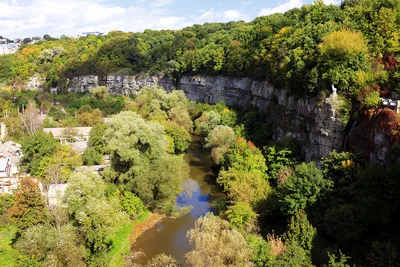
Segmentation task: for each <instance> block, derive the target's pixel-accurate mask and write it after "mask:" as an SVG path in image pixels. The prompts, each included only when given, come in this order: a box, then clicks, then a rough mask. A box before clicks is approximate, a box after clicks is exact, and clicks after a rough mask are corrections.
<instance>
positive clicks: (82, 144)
mask: <svg viewBox="0 0 400 267" xmlns="http://www.w3.org/2000/svg"><path fill="white" fill-rule="evenodd" d="M91 130H92V127H74V128H44V129H43V131H44V132H45V133H51V134H52V135H53V136H54V138H55V139H58V140H59V141H60V142H61V143H62V144H68V145H70V146H71V147H72V148H73V149H75V150H76V151H78V152H79V153H83V152H84V151H85V150H86V148H87V147H88V141H89V136H90V131H91Z"/></svg>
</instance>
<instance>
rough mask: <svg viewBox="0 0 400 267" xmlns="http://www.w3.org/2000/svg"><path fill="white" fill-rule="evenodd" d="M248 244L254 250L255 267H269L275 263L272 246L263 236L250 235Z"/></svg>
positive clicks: (253, 260)
mask: <svg viewBox="0 0 400 267" xmlns="http://www.w3.org/2000/svg"><path fill="white" fill-rule="evenodd" d="M247 242H248V243H249V245H250V247H251V250H252V259H251V261H252V262H253V263H254V266H255V267H264V266H269V265H270V264H271V263H272V262H274V261H275V259H276V257H275V255H274V254H273V253H272V248H271V245H270V244H269V243H268V242H267V241H265V240H264V239H263V238H262V237H261V236H258V235H255V234H249V235H248V236H247Z"/></svg>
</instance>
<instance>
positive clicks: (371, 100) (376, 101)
mask: <svg viewBox="0 0 400 267" xmlns="http://www.w3.org/2000/svg"><path fill="white" fill-rule="evenodd" d="M380 104H381V98H380V95H379V92H378V91H373V92H371V93H369V94H368V95H367V96H366V97H365V99H364V101H363V105H364V106H365V107H366V108H367V109H370V108H378V107H379V106H380Z"/></svg>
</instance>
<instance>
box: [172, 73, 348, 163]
mask: <svg viewBox="0 0 400 267" xmlns="http://www.w3.org/2000/svg"><path fill="white" fill-rule="evenodd" d="M178 87H179V89H181V90H183V91H184V92H185V93H186V95H187V96H188V97H189V98H190V99H191V100H196V101H200V102H207V103H210V104H213V103H216V102H219V101H225V102H226V103H227V104H228V105H232V104H235V105H242V106H243V105H248V104H252V105H255V106H257V107H259V108H260V109H261V110H263V111H265V114H266V116H268V119H269V120H270V121H271V123H272V125H273V127H274V128H273V130H274V138H275V139H276V140H283V139H285V138H287V137H292V138H295V139H297V140H298V141H299V142H300V144H301V145H302V149H303V154H304V156H305V158H306V160H318V159H320V158H321V157H324V156H327V155H328V154H329V152H331V151H332V150H333V149H336V150H341V148H342V146H343V139H344V128H345V126H344V124H343V123H342V122H340V121H339V120H338V115H336V114H335V111H334V109H333V108H332V100H331V98H327V99H326V100H325V101H324V102H323V103H321V104H320V105H318V104H317V99H316V98H310V97H296V96H294V95H289V94H287V93H286V90H285V89H278V88H274V87H273V86H271V85H270V84H269V83H268V82H266V81H255V80H252V79H248V78H232V77H209V76H184V77H182V78H181V79H180V82H179V85H178Z"/></svg>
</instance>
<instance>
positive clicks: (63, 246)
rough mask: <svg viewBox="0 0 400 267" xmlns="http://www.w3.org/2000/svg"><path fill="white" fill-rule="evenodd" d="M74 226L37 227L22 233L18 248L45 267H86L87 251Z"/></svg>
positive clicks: (17, 244)
mask: <svg viewBox="0 0 400 267" xmlns="http://www.w3.org/2000/svg"><path fill="white" fill-rule="evenodd" d="M77 232H78V231H77V229H75V228H74V227H73V226H72V225H68V224H67V225H63V226H61V227H60V228H59V229H57V228H55V227H53V226H51V225H37V226H33V227H31V228H29V229H28V230H27V231H25V232H23V233H22V236H21V237H20V238H19V239H18V241H17V243H16V247H17V248H18V249H19V250H22V251H23V252H24V253H25V254H26V255H29V256H30V257H32V258H35V259H37V260H39V261H40V262H42V263H43V265H45V266H68V267H73V266H74V267H75V266H86V263H85V258H86V251H85V248H84V246H83V244H82V240H81V239H80V237H79V235H78V234H77Z"/></svg>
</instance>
